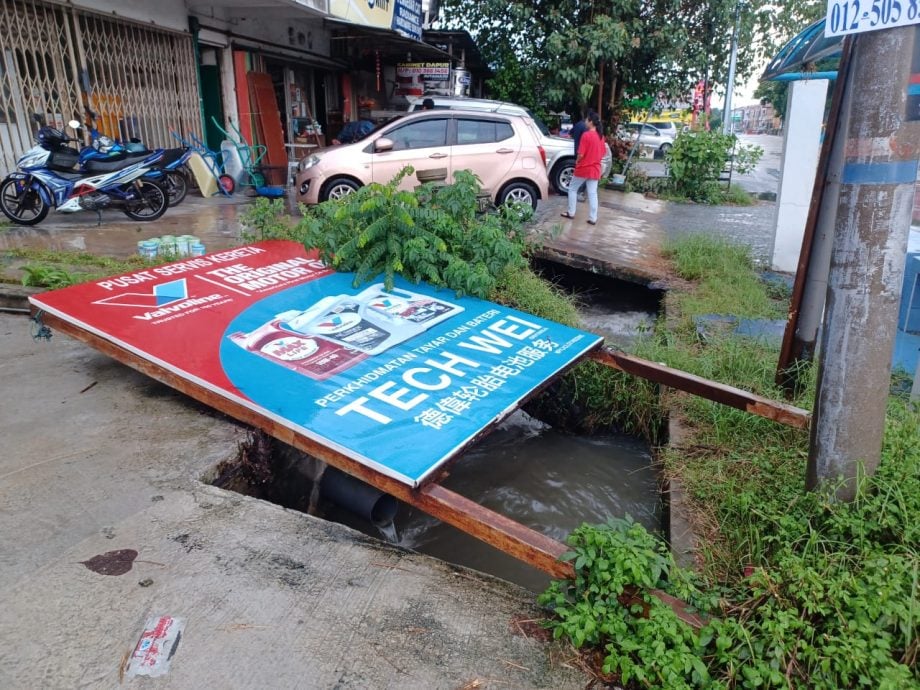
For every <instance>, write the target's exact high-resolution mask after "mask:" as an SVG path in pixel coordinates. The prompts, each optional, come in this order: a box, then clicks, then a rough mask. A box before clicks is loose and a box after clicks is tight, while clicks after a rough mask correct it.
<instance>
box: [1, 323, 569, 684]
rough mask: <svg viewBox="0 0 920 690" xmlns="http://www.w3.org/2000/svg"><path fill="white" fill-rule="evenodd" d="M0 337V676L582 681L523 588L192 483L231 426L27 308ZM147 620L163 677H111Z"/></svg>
mask: <svg viewBox="0 0 920 690" xmlns="http://www.w3.org/2000/svg"><path fill="white" fill-rule="evenodd" d="M0 348H2V351H3V352H4V353H5V357H4V358H3V360H2V361H0V386H2V390H3V391H4V394H5V395H4V401H3V404H2V407H0V434H2V438H3V439H4V452H3V453H2V454H0V610H2V611H3V615H2V616H0V687H4V688H30V687H41V688H73V687H87V688H97V687H98V688H102V687H106V688H110V687H113V686H116V685H119V684H120V683H121V684H123V685H124V686H125V687H128V688H131V687H137V688H140V687H149V686H150V685H151V683H154V682H155V683H156V685H157V687H161V688H190V687H196V688H197V687H226V688H252V687H271V688H286V687H290V688H294V687H296V688H332V687H336V688H396V687H398V688H426V689H427V688H458V687H461V686H464V685H465V684H468V683H472V682H473V681H479V682H480V683H481V684H480V685H478V686H476V687H483V688H490V687H495V688H507V687H514V688H581V687H584V685H585V682H586V679H585V677H584V676H583V675H582V674H581V673H579V672H577V671H575V670H573V669H571V668H569V667H568V666H566V665H565V664H563V663H561V662H559V661H557V660H556V657H554V655H553V654H554V651H553V650H554V648H552V647H547V646H545V645H544V644H543V643H540V642H538V641H536V640H535V639H532V638H528V637H524V636H521V635H517V634H514V630H515V628H516V626H515V625H514V621H515V620H516V619H517V618H518V617H521V618H525V619H528V618H536V617H538V616H539V612H538V611H537V610H536V609H535V608H534V606H533V604H532V600H533V597H532V595H531V594H530V593H529V592H526V591H524V590H522V589H520V588H518V587H516V586H513V585H510V584H508V583H505V582H502V581H500V580H496V579H494V578H490V577H488V576H484V575H480V574H478V573H475V572H473V571H467V570H464V569H461V568H457V567H454V566H450V565H447V564H445V563H443V562H440V561H437V560H434V559H431V558H428V557H425V556H421V555H418V554H414V553H411V552H407V551H404V550H400V549H397V548H394V547H391V546H389V545H387V544H384V543H383V542H378V541H376V540H373V539H370V538H368V537H366V536H364V535H361V534H359V533H357V532H354V531H352V530H350V529H348V528H347V527H344V526H341V525H336V524H332V523H327V522H324V521H321V520H318V519H315V518H313V517H310V516H307V515H304V514H301V513H296V512H293V511H287V510H284V509H282V508H279V507H277V506H273V505H271V504H268V503H265V502H262V501H258V500H256V499H252V498H248V497H245V496H241V495H238V494H234V493H230V492H226V491H223V490H221V489H218V488H215V487H212V486H209V485H207V484H204V483H202V482H200V481H199V478H200V477H201V476H202V474H204V473H206V472H207V471H208V469H209V468H210V467H212V466H213V465H215V464H216V463H217V462H219V461H220V460H222V459H225V458H226V457H228V456H230V455H231V454H233V453H234V451H235V449H236V444H237V443H238V442H239V441H240V440H241V438H242V437H243V429H241V428H240V427H238V426H237V425H236V424H235V423H233V422H232V421H231V420H228V419H226V418H223V417H221V416H219V415H216V414H214V413H212V412H211V411H210V410H209V409H207V408H204V407H202V406H199V405H197V404H196V403H194V402H193V401H191V400H189V399H188V398H185V397H183V396H181V395H179V394H177V393H175V392H173V391H171V390H170V389H168V388H166V387H165V386H162V385H160V384H158V383H156V382H154V381H152V380H150V379H147V378H146V377H144V376H142V375H140V374H138V373H135V372H133V371H132V370H129V369H127V368H125V367H123V366H121V365H119V364H117V363H115V362H114V361H112V360H110V359H108V358H106V357H104V356H102V355H100V354H98V353H96V352H95V351H93V350H90V349H89V348H87V347H85V346H83V345H82V344H80V343H77V342H75V341H73V340H71V339H69V338H67V337H65V336H63V335H61V334H57V335H55V336H54V337H53V338H52V340H51V341H50V342H49V343H45V342H34V341H33V340H32V339H31V337H30V335H29V322H28V320H27V319H26V318H25V317H23V316H14V315H9V314H0ZM123 549H133V550H135V551H136V552H137V557H136V560H134V561H133V563H131V569H130V570H128V571H127V572H125V573H124V574H121V575H105V574H100V573H99V572H94V571H93V570H91V569H90V568H89V567H88V566H87V565H86V564H85V562H86V561H89V560H90V559H92V558H93V557H95V556H99V555H101V554H105V553H107V552H110V551H114V550H123ZM163 614H166V615H172V616H176V617H180V618H183V619H185V621H186V627H185V630H184V632H183V635H182V639H181V642H180V644H179V646H178V648H177V650H176V653H175V656H174V658H173V660H172V665H171V668H170V670H169V672H168V674H167V675H166V676H164V677H162V678H159V679H157V680H156V681H151V680H148V679H146V678H125V679H123V680H122V679H121V678H120V669H121V668H122V666H123V662H124V660H125V659H126V655H127V654H128V653H129V652H130V651H131V650H132V649H133V647H134V645H135V644H136V642H137V640H138V637H139V635H140V634H141V632H142V630H143V624H144V622H145V621H146V620H147V619H148V618H149V617H151V616H154V615H163ZM471 687H472V686H471Z"/></svg>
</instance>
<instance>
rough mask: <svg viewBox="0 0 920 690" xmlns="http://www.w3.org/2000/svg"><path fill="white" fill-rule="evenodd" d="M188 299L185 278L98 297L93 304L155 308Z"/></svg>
mask: <svg viewBox="0 0 920 690" xmlns="http://www.w3.org/2000/svg"><path fill="white" fill-rule="evenodd" d="M184 299H188V285H187V284H186V282H185V278H180V279H179V280H171V281H169V282H168V283H160V284H159V285H153V286H152V287H151V291H150V292H122V293H120V294H118V295H112V296H111V297H106V298H105V299H99V300H96V301H95V302H93V304H107V305H109V306H113V307H141V308H143V309H156V308H157V307H165V306H166V305H169V304H172V303H173V302H181V301H182V300H184Z"/></svg>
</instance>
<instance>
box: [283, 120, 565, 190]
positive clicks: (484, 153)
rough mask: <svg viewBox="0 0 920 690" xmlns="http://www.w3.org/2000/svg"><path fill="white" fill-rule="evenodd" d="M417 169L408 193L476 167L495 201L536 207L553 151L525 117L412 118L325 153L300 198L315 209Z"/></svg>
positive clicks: (312, 163) (307, 162)
mask: <svg viewBox="0 0 920 690" xmlns="http://www.w3.org/2000/svg"><path fill="white" fill-rule="evenodd" d="M407 165H411V166H412V167H413V168H415V170H416V175H415V176H408V177H406V178H405V179H404V180H403V182H402V185H401V188H403V189H412V188H413V187H415V186H417V185H419V184H420V182H419V180H420V179H424V180H427V179H434V178H438V177H443V176H446V177H445V179H446V180H447V181H448V182H449V181H451V180H452V179H453V175H454V172H456V171H458V170H471V171H472V172H473V173H474V174H475V175H476V176H477V177H479V179H480V181H481V183H482V188H483V190H488V192H489V194H490V196H491V197H492V199H493V200H494V201H495V203H496V204H504V203H507V202H521V203H526V204H530V205H531V207H533V208H536V207H537V201H538V200H539V199H545V198H546V196H547V194H548V188H549V179H548V178H547V176H546V152H545V151H544V150H543V147H542V146H540V134H539V130H538V129H537V127H536V125H535V124H534V122H533V120H531V119H530V118H529V117H523V116H519V115H505V114H496V113H475V112H461V111H444V110H433V111H419V112H414V113H407V114H406V115H402V116H400V117H398V118H397V119H395V120H393V121H391V122H388V123H386V124H384V125H381V126H379V127H377V128H376V129H374V130H373V131H371V132H370V133H369V134H367V135H366V136H365V137H364V138H363V139H361V140H359V141H356V142H354V143H351V144H344V145H340V146H333V147H328V148H323V149H319V150H318V151H316V152H315V153H313V154H311V155H309V156H307V157H305V158H304V159H303V160H302V161H300V163H299V164H298V166H297V178H296V183H295V190H296V192H297V200H298V201H302V202H304V203H307V204H316V203H319V202H321V201H326V200H328V199H337V198H340V197H342V196H345V195H346V194H350V193H351V192H353V191H354V190H356V189H358V188H359V187H361V186H363V185H366V184H369V183H371V182H379V183H381V184H383V183H386V182H389V181H390V180H392V179H393V178H394V177H395V176H396V174H397V173H398V172H399V171H400V170H402V169H403V168H404V167H405V166H407Z"/></svg>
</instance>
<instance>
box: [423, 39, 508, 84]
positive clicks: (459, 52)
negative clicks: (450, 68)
mask: <svg viewBox="0 0 920 690" xmlns="http://www.w3.org/2000/svg"><path fill="white" fill-rule="evenodd" d="M422 38H424V39H425V42H426V43H429V44H431V45H432V46H434V47H436V48H439V49H441V50H444V51H446V52H447V53H448V54H450V55H452V56H453V58H454V59H455V60H460V61H462V62H463V66H464V67H466V69H468V70H470V71H471V72H473V73H475V74H481V75H483V76H492V70H491V69H489V65H487V64H486V61H485V60H484V59H483V57H482V53H480V52H479V46H477V45H476V42H475V41H474V40H473V37H472V36H470V34H469V32H468V31H455V30H451V31H435V30H429V29H425V31H424V32H423V33H422Z"/></svg>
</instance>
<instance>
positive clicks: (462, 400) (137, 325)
mask: <svg viewBox="0 0 920 690" xmlns="http://www.w3.org/2000/svg"><path fill="white" fill-rule="evenodd" d="M353 280H354V275H353V274H350V273H335V272H333V271H332V270H330V269H329V268H328V267H326V266H325V265H324V264H323V263H321V262H320V261H319V260H318V259H317V257H316V255H315V254H312V253H307V252H305V251H304V249H303V247H302V246H300V245H299V244H296V243H294V242H284V241H267V242H259V243H256V244H252V245H248V246H244V247H239V248H237V249H233V250H229V251H224V252H216V253H212V254H207V255H205V256H201V257H192V258H188V259H187V260H183V261H177V262H175V263H171V264H166V265H163V266H157V267H151V268H149V269H144V270H139V271H136V272H134V273H129V274H124V275H120V276H115V277H112V278H106V279H104V280H99V281H96V282H88V283H83V284H81V285H75V286H71V287H68V288H64V289H61V290H55V291H52V292H45V293H42V294H39V295H36V296H34V297H32V298H31V301H32V303H33V304H34V305H35V306H36V307H37V308H39V309H43V310H45V311H47V312H49V313H51V314H54V315H55V316H57V317H58V318H59V319H62V320H63V321H66V322H68V323H70V324H73V325H74V326H76V327H78V328H81V329H84V330H85V331H88V332H90V333H92V334H94V335H96V336H98V337H101V338H103V339H105V340H108V341H110V342H112V343H114V344H116V345H118V346H120V347H122V348H124V349H126V350H128V351H129V352H131V353H133V354H134V355H135V356H137V357H139V358H141V359H143V360H147V361H150V362H153V363H155V364H157V365H159V366H161V367H164V368H165V369H167V370H169V371H170V372H172V373H174V374H175V375H177V376H179V377H181V378H183V379H185V380H186V381H188V382H190V383H191V384H194V385H197V386H200V387H203V388H204V389H207V390H208V391H211V392H212V393H215V394H217V395H219V396H222V397H224V398H227V399H229V400H232V401H234V402H236V403H239V404H242V405H244V406H245V407H247V408H249V409H252V410H254V411H257V412H259V413H261V414H263V415H266V416H268V417H270V418H271V419H273V420H274V421H275V422H276V423H278V424H281V425H282V426H285V427H288V428H290V429H292V430H294V431H295V432H297V433H299V434H302V435H305V436H307V437H309V438H311V439H313V440H315V441H317V442H319V443H322V444H323V445H326V446H328V447H331V448H333V449H335V450H338V451H340V452H342V453H344V454H346V455H347V456H349V457H351V458H353V459H355V460H356V461H358V462H361V463H363V464H365V465H367V466H369V467H371V468H373V469H375V470H377V471H379V472H381V473H383V474H386V475H388V476H391V477H393V478H395V479H397V480H399V481H402V482H404V483H406V484H408V485H410V486H417V485H418V483H419V482H421V481H422V480H423V479H425V477H427V476H428V475H430V474H431V473H432V472H433V471H435V470H436V469H437V468H438V467H439V466H440V465H441V464H442V463H444V462H445V461H446V460H448V459H449V458H450V457H452V456H453V455H455V454H456V453H457V452H458V451H459V450H460V449H462V448H463V447H464V446H465V445H466V444H467V443H469V442H470V441H471V440H472V439H473V438H475V437H476V436H477V435H478V434H479V433H480V432H482V431H483V429H485V428H486V427H488V426H489V425H490V424H492V423H493V422H495V421H496V420H498V419H501V418H502V417H503V416H505V415H506V414H508V413H509V412H510V411H511V410H513V409H514V407H515V406H516V405H517V403H519V402H520V401H521V400H522V399H523V398H525V397H527V396H528V395H529V394H530V393H532V392H533V391H534V390H535V389H537V388H539V387H540V386H541V385H542V384H543V383H545V382H546V381H547V380H549V379H550V378H552V377H553V376H555V375H556V374H558V373H559V372H560V371H561V370H563V369H564V368H565V367H567V366H568V365H569V364H571V363H572V362H574V361H575V360H577V359H578V358H579V357H581V356H582V355H583V354H585V353H586V352H588V351H589V350H591V349H593V348H594V347H596V346H597V345H598V344H599V343H600V341H601V339H600V338H599V337H598V336H596V335H592V334H590V333H585V332H583V331H579V330H576V329H573V328H569V327H567V326H563V325H560V324H557V323H553V322H551V321H546V320H544V319H540V318H537V317H535V316H531V315H529V314H525V313H523V312H519V311H515V310H513V309H509V308H507V307H504V306H501V305H499V304H495V303H492V302H486V301H483V300H479V299H473V298H468V297H462V298H458V297H456V296H455V294H454V293H453V292H451V291H447V290H437V289H435V288H433V287H431V286H429V285H425V284H422V285H413V284H410V283H407V282H405V281H397V284H396V285H395V287H394V288H393V289H392V290H387V289H385V287H384V285H383V283H382V282H374V283H370V284H366V285H362V286H359V287H357V288H355V287H353V285H352V282H353Z"/></svg>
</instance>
